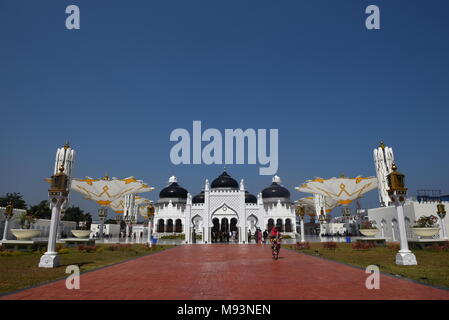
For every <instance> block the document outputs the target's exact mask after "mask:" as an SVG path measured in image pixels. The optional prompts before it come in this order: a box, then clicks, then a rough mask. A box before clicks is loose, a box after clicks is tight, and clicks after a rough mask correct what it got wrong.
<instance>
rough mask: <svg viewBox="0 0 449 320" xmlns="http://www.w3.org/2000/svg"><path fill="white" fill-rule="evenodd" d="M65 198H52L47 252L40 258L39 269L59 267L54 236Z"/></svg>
mask: <svg viewBox="0 0 449 320" xmlns="http://www.w3.org/2000/svg"><path fill="white" fill-rule="evenodd" d="M64 201H65V198H64V197H61V196H53V199H52V210H51V221H50V233H49V235H48V247H47V252H45V254H44V255H43V256H42V257H41V260H40V262H39V268H54V267H57V266H59V255H58V252H56V234H57V231H58V224H59V215H60V214H61V206H62V204H63V203H64Z"/></svg>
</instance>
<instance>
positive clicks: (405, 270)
mask: <svg viewBox="0 0 449 320" xmlns="http://www.w3.org/2000/svg"><path fill="white" fill-rule="evenodd" d="M283 247H285V248H289V249H293V250H297V249H296V246H295V245H284V246H283ZM298 252H303V253H305V254H309V255H313V256H319V257H322V258H326V259H330V260H335V261H340V262H344V263H347V264H351V265H354V266H359V267H363V268H366V267H367V266H369V265H377V266H378V267H379V269H380V271H381V272H383V273H389V274H392V275H399V276H402V277H406V278H409V279H413V280H418V281H420V282H424V283H428V284H432V285H436V286H441V287H446V288H449V251H431V250H428V249H426V250H413V253H414V254H415V256H416V260H417V261H418V265H417V266H398V265H396V264H395V256H396V252H397V250H394V249H390V248H388V247H375V248H371V249H366V250H355V249H353V248H352V245H351V244H347V243H338V244H337V248H336V249H324V248H323V245H322V243H310V249H307V250H304V249H303V250H298Z"/></svg>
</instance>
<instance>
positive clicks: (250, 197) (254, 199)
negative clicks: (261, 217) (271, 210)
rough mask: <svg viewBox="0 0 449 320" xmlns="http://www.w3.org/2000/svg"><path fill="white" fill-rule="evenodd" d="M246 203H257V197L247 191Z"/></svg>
mask: <svg viewBox="0 0 449 320" xmlns="http://www.w3.org/2000/svg"><path fill="white" fill-rule="evenodd" d="M245 203H257V197H256V196H255V195H253V194H251V193H249V192H248V191H245Z"/></svg>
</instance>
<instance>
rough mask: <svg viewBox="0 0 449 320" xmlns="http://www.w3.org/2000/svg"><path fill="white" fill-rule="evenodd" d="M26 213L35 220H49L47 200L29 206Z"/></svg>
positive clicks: (49, 212) (49, 210) (49, 213)
mask: <svg viewBox="0 0 449 320" xmlns="http://www.w3.org/2000/svg"><path fill="white" fill-rule="evenodd" d="M28 211H29V212H30V214H31V215H32V216H33V217H35V218H37V219H51V209H50V204H49V203H48V201H47V200H42V201H41V202H39V204H37V205H34V206H31V207H30V209H29V210H28Z"/></svg>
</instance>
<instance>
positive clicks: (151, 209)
mask: <svg viewBox="0 0 449 320" xmlns="http://www.w3.org/2000/svg"><path fill="white" fill-rule="evenodd" d="M147 218H148V239H147V240H148V246H149V247H150V248H151V247H152V246H153V241H151V240H152V239H151V238H152V237H153V218H154V206H153V204H151V203H150V205H149V206H148V207H147Z"/></svg>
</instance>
